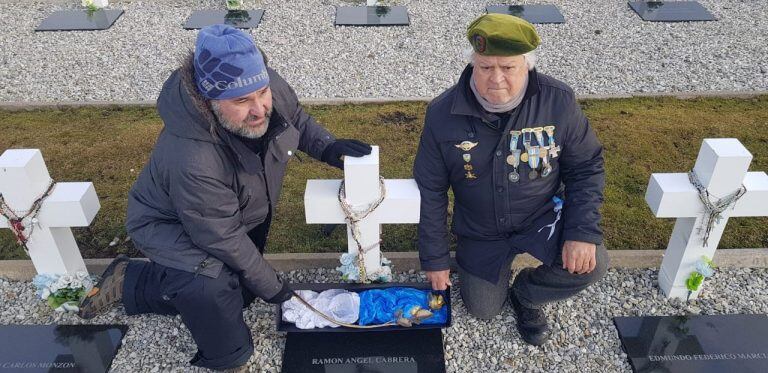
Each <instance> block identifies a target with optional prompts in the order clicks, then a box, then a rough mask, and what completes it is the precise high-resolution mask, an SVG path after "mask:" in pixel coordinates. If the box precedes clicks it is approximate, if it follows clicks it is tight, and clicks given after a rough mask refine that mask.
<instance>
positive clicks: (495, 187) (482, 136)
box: [413, 66, 605, 277]
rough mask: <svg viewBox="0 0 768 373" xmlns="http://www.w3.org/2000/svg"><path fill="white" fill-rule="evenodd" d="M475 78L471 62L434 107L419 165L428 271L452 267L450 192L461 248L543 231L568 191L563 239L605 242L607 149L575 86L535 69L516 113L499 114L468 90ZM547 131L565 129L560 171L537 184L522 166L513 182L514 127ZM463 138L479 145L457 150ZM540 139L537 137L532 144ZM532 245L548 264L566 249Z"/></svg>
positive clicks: (559, 134) (483, 257) (560, 136)
mask: <svg viewBox="0 0 768 373" xmlns="http://www.w3.org/2000/svg"><path fill="white" fill-rule="evenodd" d="M471 76H472V67H471V66H467V68H466V69H465V70H464V72H463V73H462V75H461V78H460V79H459V82H458V83H457V84H456V85H455V86H453V87H451V88H449V89H448V90H446V91H445V92H443V93H442V94H441V95H440V96H438V97H437V98H436V99H434V100H433V101H432V102H431V103H430V104H429V106H428V108H427V114H426V118H425V123H424V130H423V132H422V135H421V141H420V143H419V149H418V152H417V154H416V160H415V162H414V167H413V173H414V177H415V179H416V183H417V184H418V186H419V190H420V192H421V220H420V222H419V228H418V248H419V256H420V259H421V267H422V269H423V270H426V271H437V270H445V269H448V268H449V263H450V255H449V243H450V241H449V236H448V229H447V217H448V190H449V188H450V189H452V190H453V193H454V196H455V201H454V207H453V221H452V226H451V228H452V231H453V233H454V234H456V235H457V236H458V238H459V242H460V243H461V242H462V240H464V241H466V242H484V241H487V242H491V241H493V242H499V241H500V240H509V239H510V238H511V237H512V238H514V236H516V235H520V234H527V233H526V232H536V230H538V229H539V228H538V227H532V225H533V224H534V222H535V223H536V224H541V223H540V222H541V221H542V219H543V216H544V215H545V214H550V215H552V211H553V207H554V202H553V201H552V197H553V196H555V195H556V194H558V195H559V194H561V193H562V191H563V189H562V188H563V187H564V191H565V204H564V207H563V214H562V222H561V223H562V224H561V226H562V233H561V235H560V240H559V241H560V242H562V241H564V240H573V241H583V242H591V243H595V244H600V243H602V231H601V229H600V227H599V222H600V211H599V209H600V206H601V204H602V202H603V187H604V184H605V173H604V169H603V147H602V145H601V144H600V142H599V141H598V139H597V137H596V136H595V134H594V132H593V131H592V130H591V128H590V126H589V122H588V120H587V118H586V117H585V116H584V114H583V113H582V112H581V109H580V107H579V104H578V102H577V101H576V98H575V95H574V93H573V90H572V89H571V88H570V87H568V86H567V85H566V84H565V83H563V82H560V81H558V80H556V79H554V78H552V77H549V76H547V75H544V74H540V73H538V72H536V71H535V70H533V71H530V72H529V75H528V86H527V90H526V93H525V97H524V99H523V101H522V103H521V104H520V105H519V106H518V107H517V108H516V109H514V110H513V111H512V112H511V113H508V114H507V115H501V116H497V115H494V114H491V113H488V112H486V111H485V110H484V109H483V108H482V107H481V106H480V104H479V103H478V102H477V100H476V99H475V97H474V94H473V93H472V91H471V89H470V88H469V79H471ZM547 125H554V126H555V127H556V129H555V139H556V143H557V145H559V146H560V147H561V148H562V150H561V153H560V155H559V156H558V157H557V158H554V159H553V160H552V166H553V171H552V173H551V174H550V175H549V176H547V177H544V178H542V177H539V178H537V179H535V180H529V178H528V173H529V171H530V170H531V169H530V167H529V166H528V165H527V164H522V163H521V165H520V166H519V168H518V170H519V173H520V181H519V182H517V183H512V182H510V181H509V179H508V175H509V172H510V171H511V170H512V166H509V165H508V164H507V163H506V157H507V155H509V154H510V150H509V141H510V134H509V131H510V130H513V129H514V130H520V129H522V128H532V127H541V126H547ZM463 141H471V142H478V145H477V146H476V147H475V148H473V149H472V150H470V151H469V152H465V151H463V150H461V149H459V148H457V147H456V145H458V144H460V143H462V142H463ZM536 143H537V141H536V140H535V137H534V139H533V145H536ZM520 148H522V146H520ZM465 153H469V154H471V162H470V163H471V164H472V166H473V172H474V174H475V175H476V176H477V178H476V179H468V178H466V177H465V175H466V170H465V168H464V166H465V164H466V162H465V160H464V159H463V154H465ZM553 216H554V215H553ZM540 218H541V219H540ZM537 219H538V220H537ZM547 223H551V221H547ZM533 228H536V229H533ZM460 246H461V245H460ZM489 246H494V245H489ZM528 246H533V247H526V248H524V249H523V250H522V251H527V252H529V253H531V254H532V255H533V256H534V257H536V258H538V259H540V260H542V261H543V262H544V263H547V264H551V263H552V261H553V260H554V258H555V255H557V254H558V252H559V249H560V248H559V247H556V246H553V245H543V244H542V245H528ZM460 250H462V249H460ZM460 254H461V253H457V256H459V255H460ZM505 254H507V253H500V252H498V251H496V252H485V254H483V253H482V252H480V253H479V254H477V255H476V256H478V258H477V259H476V260H477V261H483V262H485V263H496V262H499V261H502V260H503V259H504V258H503V257H500V256H501V255H505ZM473 255H475V254H473ZM489 255H490V256H491V257H488V256H489ZM494 256H496V257H494ZM464 260H465V261H466V260H472V259H464ZM459 264H460V265H461V264H462V263H461V260H460V261H459ZM493 267H494V268H493V270H496V269H498V268H500V267H499V266H493ZM488 269H489V270H491V268H488ZM492 276H493V277H495V276H496V273H494V274H493V275H492Z"/></svg>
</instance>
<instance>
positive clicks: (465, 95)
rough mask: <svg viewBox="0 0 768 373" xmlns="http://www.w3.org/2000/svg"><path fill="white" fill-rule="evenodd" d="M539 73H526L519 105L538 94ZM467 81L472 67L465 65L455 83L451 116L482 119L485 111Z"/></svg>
mask: <svg viewBox="0 0 768 373" xmlns="http://www.w3.org/2000/svg"><path fill="white" fill-rule="evenodd" d="M538 76H539V73H538V72H536V69H533V70H530V71H528V86H527V87H526V90H525V95H524V96H523V101H522V102H521V103H520V105H523V104H524V103H525V102H526V101H527V100H528V99H529V98H531V97H533V96H534V95H536V94H538V93H539V77H538ZM469 79H472V65H467V67H465V68H464V71H463V72H462V73H461V77H460V78H459V82H458V83H456V86H455V87H456V88H455V89H456V91H455V93H454V95H453V106H451V114H456V115H468V116H473V117H478V118H481V119H483V118H484V117H485V110H483V108H482V107H481V106H480V103H479V102H477V99H476V98H475V96H474V93H472V89H471V88H470V87H469Z"/></svg>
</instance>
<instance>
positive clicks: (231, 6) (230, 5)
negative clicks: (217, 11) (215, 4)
mask: <svg viewBox="0 0 768 373" xmlns="http://www.w3.org/2000/svg"><path fill="white" fill-rule="evenodd" d="M242 9H243V0H227V10H242Z"/></svg>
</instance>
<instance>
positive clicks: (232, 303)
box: [123, 261, 255, 369]
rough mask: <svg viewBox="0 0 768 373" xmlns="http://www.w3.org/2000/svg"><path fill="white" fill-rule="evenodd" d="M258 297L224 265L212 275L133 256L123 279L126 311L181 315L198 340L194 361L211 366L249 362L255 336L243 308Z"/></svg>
mask: <svg viewBox="0 0 768 373" xmlns="http://www.w3.org/2000/svg"><path fill="white" fill-rule="evenodd" d="M254 299H255V296H254V295H253V294H252V293H251V292H249V291H248V290H246V289H245V287H243V286H240V280H239V277H238V276H237V274H235V273H233V272H232V271H231V270H229V268H228V267H226V266H224V269H223V270H222V271H221V274H220V275H219V277H218V278H210V277H207V276H203V275H195V274H194V273H189V272H185V271H180V270H176V269H173V268H168V267H164V266H162V265H159V264H157V263H153V262H144V261H131V262H130V263H129V264H128V268H127V270H126V274H125V283H124V285H123V304H124V305H125V312H126V313H127V314H128V315H138V314H143V313H154V314H160V315H181V319H182V321H183V322H184V325H186V326H187V328H188V329H189V331H190V333H192V338H193V339H194V340H195V343H197V349H198V350H197V353H196V354H195V356H194V357H193V358H192V360H191V361H190V364H192V365H195V366H199V367H205V368H210V369H227V368H234V367H238V366H241V365H243V364H245V363H246V362H248V359H249V358H250V357H251V355H252V354H253V340H252V339H251V331H250V328H248V326H247V325H246V324H245V321H244V320H243V308H244V307H246V306H248V305H249V304H251V303H252V302H253V300H254Z"/></svg>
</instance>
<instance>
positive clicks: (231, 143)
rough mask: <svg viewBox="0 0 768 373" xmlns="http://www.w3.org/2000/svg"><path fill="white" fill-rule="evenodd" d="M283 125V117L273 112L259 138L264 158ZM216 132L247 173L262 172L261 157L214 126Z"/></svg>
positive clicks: (228, 133)
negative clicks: (262, 134) (265, 129)
mask: <svg viewBox="0 0 768 373" xmlns="http://www.w3.org/2000/svg"><path fill="white" fill-rule="evenodd" d="M273 107H274V105H273ZM285 123H286V121H285V119H284V118H283V116H282V115H280V113H278V112H277V110H273V111H272V117H271V118H270V119H269V127H268V128H267V132H266V133H264V136H262V138H261V143H262V147H261V151H262V152H264V153H265V154H264V156H265V157H266V152H268V151H269V144H270V143H271V142H272V140H273V139H274V138H275V136H277V135H278V134H280V133H281V132H283V131H284V130H285ZM216 132H217V134H218V135H219V138H221V139H222V141H223V142H224V144H226V145H227V146H228V147H229V148H230V149H231V150H232V153H234V155H235V157H236V158H237V162H238V163H240V165H241V166H242V167H243V169H244V170H245V171H246V172H247V173H249V174H254V173H256V172H260V171H261V170H262V168H263V167H262V158H261V156H260V155H259V154H256V153H254V152H253V151H252V150H251V149H250V148H249V147H248V146H247V145H246V144H245V143H243V141H242V140H240V139H239V138H238V137H237V136H236V135H235V134H233V133H231V132H229V131H227V130H226V129H224V128H223V127H222V126H220V125H218V126H216Z"/></svg>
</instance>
